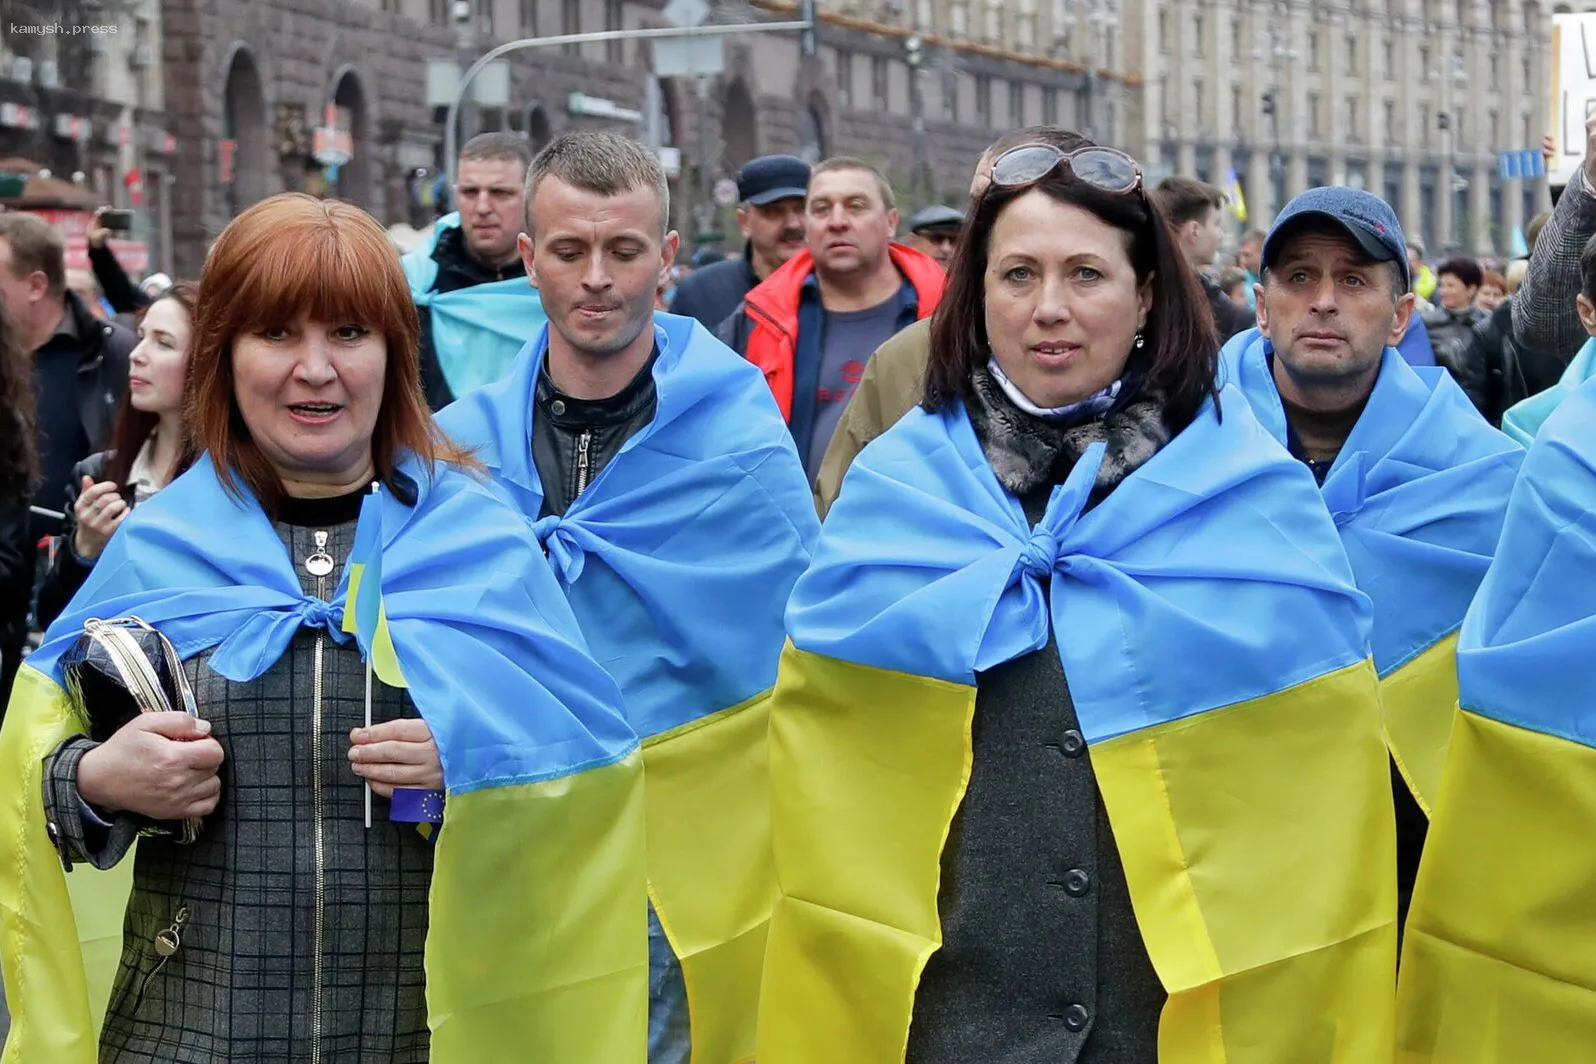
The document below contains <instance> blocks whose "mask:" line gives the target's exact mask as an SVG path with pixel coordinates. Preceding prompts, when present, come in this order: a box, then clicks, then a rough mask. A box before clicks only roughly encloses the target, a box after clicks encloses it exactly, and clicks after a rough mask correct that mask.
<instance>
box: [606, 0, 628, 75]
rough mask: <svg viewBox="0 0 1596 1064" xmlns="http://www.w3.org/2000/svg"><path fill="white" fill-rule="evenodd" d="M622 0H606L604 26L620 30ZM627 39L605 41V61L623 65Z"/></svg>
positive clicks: (608, 28) (612, 64) (614, 64)
mask: <svg viewBox="0 0 1596 1064" xmlns="http://www.w3.org/2000/svg"><path fill="white" fill-rule="evenodd" d="M621 14H622V12H621V0H604V28H605V29H607V30H618V29H621V28H623V27H622V25H621ZM625 44H626V42H625V41H605V42H604V61H605V62H607V63H609V64H610V65H611V66H621V65H622V64H624V63H625V62H626V52H625V47H624V46H625Z"/></svg>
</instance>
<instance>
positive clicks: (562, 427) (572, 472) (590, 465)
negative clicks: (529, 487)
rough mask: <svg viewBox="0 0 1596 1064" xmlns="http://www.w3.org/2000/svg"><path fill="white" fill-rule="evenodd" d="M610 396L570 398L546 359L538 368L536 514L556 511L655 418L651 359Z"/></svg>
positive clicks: (656, 355) (567, 505)
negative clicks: (539, 487) (539, 492)
mask: <svg viewBox="0 0 1596 1064" xmlns="http://www.w3.org/2000/svg"><path fill="white" fill-rule="evenodd" d="M658 358H659V348H657V347H656V348H655V349H654V355H653V357H652V358H650V359H649V360H648V365H646V366H644V367H643V369H642V371H641V372H639V373H638V375H637V376H636V377H634V378H633V379H632V383H630V384H628V385H627V386H626V387H625V388H622V389H621V390H620V391H619V392H617V393H616V394H614V395H612V396H610V397H609V398H608V399H573V398H571V397H570V396H568V395H566V394H564V393H563V392H561V391H560V390H559V389H558V388H556V387H555V386H554V381H553V380H551V379H550V378H549V369H548V364H547V363H544V366H543V370H542V372H540V373H539V374H538V386H537V393H536V397H535V399H534V402H535V403H536V404H537V417H536V418H534V419H533V430H532V463H533V465H535V466H537V470H538V479H539V480H541V481H542V483H543V512H542V513H541V514H539V516H540V517H548V516H551V515H553V516H559V515H562V514H564V513H565V511H566V510H567V509H569V508H570V506H571V504H572V503H573V502H575V501H576V497H577V496H578V495H580V494H582V492H583V491H585V490H587V486H588V485H589V484H592V483H593V481H595V480H597V479H598V475H599V474H600V473H602V472H603V471H604V467H605V466H607V465H609V464H610V462H611V461H613V460H614V458H615V456H616V455H618V454H620V453H621V447H622V446H623V445H625V443H626V441H627V440H629V439H631V438H632V437H633V436H634V435H636V434H637V432H638V431H639V430H640V429H642V428H643V427H644V426H645V425H647V424H648V423H649V422H650V421H652V420H653V419H654V410H655V405H656V398H657V396H656V392H655V388H654V362H655V360H656V359H658Z"/></svg>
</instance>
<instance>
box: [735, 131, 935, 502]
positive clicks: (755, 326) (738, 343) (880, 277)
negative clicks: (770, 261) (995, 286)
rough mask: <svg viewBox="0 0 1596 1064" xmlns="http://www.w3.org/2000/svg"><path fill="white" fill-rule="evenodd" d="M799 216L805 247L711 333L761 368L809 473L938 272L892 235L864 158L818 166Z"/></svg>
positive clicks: (876, 176)
mask: <svg viewBox="0 0 1596 1064" xmlns="http://www.w3.org/2000/svg"><path fill="white" fill-rule="evenodd" d="M805 218H806V229H807V244H808V247H807V248H805V250H803V251H801V252H799V253H798V254H797V255H795V256H793V257H792V258H791V259H789V260H788V261H787V264H786V265H785V266H783V267H782V268H781V269H779V270H777V271H776V272H775V273H773V274H771V275H770V276H769V277H767V278H765V280H764V281H762V282H761V283H760V284H759V286H758V287H757V288H755V289H754V290H753V291H751V292H749V293H748V296H747V298H746V299H744V300H743V304H742V305H741V306H740V307H738V308H737V311H736V312H735V313H733V314H732V316H731V317H729V318H727V319H726V321H724V322H723V323H721V326H720V329H719V333H720V336H721V339H723V340H725V341H726V343H727V344H728V345H730V346H731V347H732V348H733V349H735V350H736V351H738V352H739V353H741V354H742V355H743V356H744V357H746V358H747V359H748V360H749V361H750V362H752V363H753V364H754V365H756V366H758V367H759V368H760V369H761V370H763V371H764V373H765V379H766V381H768V382H769V384H770V390H771V392H772V393H773V394H774V395H775V397H776V404H777V406H779V407H780V408H781V412H782V416H783V417H785V418H786V419H787V423H788V425H789V427H790V428H791V430H792V435H793V439H794V440H795V441H796V442H797V444H798V450H799V453H800V454H802V455H803V456H804V469H805V470H806V471H807V472H808V474H809V475H810V476H811V477H813V476H814V475H815V473H816V472H817V471H818V470H819V468H820V461H821V458H822V457H823V456H824V455H825V453H826V445H827V444H828V443H830V441H831V435H832V432H833V431H834V430H835V429H836V427H837V421H838V419H839V418H841V417H842V411H843V407H845V406H846V405H847V403H848V400H849V399H850V398H851V397H852V395H853V392H854V389H855V388H856V387H857V386H858V383H859V379H860V377H861V376H862V375H863V373H864V369H865V364H866V363H867V362H868V361H869V359H870V355H871V353H872V352H874V351H875V350H876V348H878V347H880V346H881V345H882V344H883V343H885V342H886V341H887V340H889V339H890V338H891V337H892V336H893V335H894V334H896V333H898V332H899V331H900V330H902V329H903V328H904V327H906V326H908V325H911V324H913V323H914V322H915V321H917V320H919V319H923V318H927V317H930V315H931V312H932V311H933V310H935V309H936V305H937V301H938V300H939V299H941V298H942V287H943V284H944V283H945V278H944V274H943V271H942V267H941V266H939V265H937V263H936V262H934V261H933V260H932V259H930V258H928V257H927V256H925V255H922V254H920V252H918V251H915V250H914V249H913V248H910V247H907V246H905V245H903V244H899V243H897V242H895V241H894V240H893V239H892V234H893V233H894V232H895V231H896V230H897V228H898V210H897V206H896V202H895V200H894V197H893V194H892V186H891V185H890V184H888V183H887V179H886V176H885V175H883V174H882V173H881V171H880V170H878V169H876V168H875V167H873V166H871V165H870V164H869V163H866V162H864V161H863V160H860V159H854V158H850V157H846V156H841V157H838V158H834V159H828V160H826V161H825V162H823V163H821V164H820V165H819V166H816V167H815V169H814V172H813V173H812V174H811V175H810V178H809V198H808V200H807V201H806V203H805Z"/></svg>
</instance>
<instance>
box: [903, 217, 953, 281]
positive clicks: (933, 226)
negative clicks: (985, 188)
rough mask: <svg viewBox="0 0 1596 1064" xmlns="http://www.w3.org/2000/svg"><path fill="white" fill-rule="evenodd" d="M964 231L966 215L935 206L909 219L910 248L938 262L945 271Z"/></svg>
mask: <svg viewBox="0 0 1596 1064" xmlns="http://www.w3.org/2000/svg"><path fill="white" fill-rule="evenodd" d="M963 229H964V215H963V214H961V213H959V212H958V211H956V210H954V209H953V208H952V207H944V206H942V205H941V204H935V205H933V206H930V207H926V208H925V209H923V210H921V211H920V212H918V213H917V214H916V215H915V216H914V217H913V218H910V219H909V241H908V243H909V246H910V247H912V248H914V249H915V250H916V251H918V252H920V253H922V254H924V255H929V256H930V257H931V258H933V259H936V260H937V265H939V266H941V267H942V268H943V269H944V270H945V269H947V268H948V260H949V259H951V258H953V249H954V247H955V246H956V245H957V244H958V242H959V233H960V232H962V231H963Z"/></svg>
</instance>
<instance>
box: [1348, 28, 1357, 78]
mask: <svg viewBox="0 0 1596 1064" xmlns="http://www.w3.org/2000/svg"><path fill="white" fill-rule="evenodd" d="M1357 72H1358V36H1357V34H1355V33H1349V34H1347V73H1348V74H1356V73H1357Z"/></svg>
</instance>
